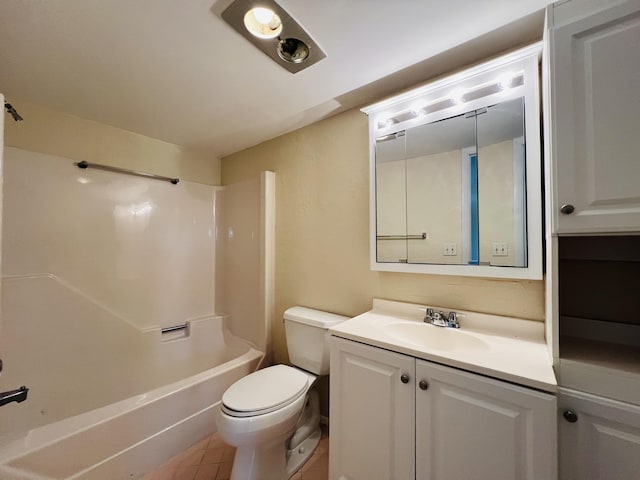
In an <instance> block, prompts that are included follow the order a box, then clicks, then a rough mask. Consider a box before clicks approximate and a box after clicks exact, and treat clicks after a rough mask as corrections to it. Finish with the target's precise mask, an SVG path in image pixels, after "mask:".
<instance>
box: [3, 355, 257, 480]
mask: <svg viewBox="0 0 640 480" xmlns="http://www.w3.org/2000/svg"><path fill="white" fill-rule="evenodd" d="M262 358H263V354H262V352H259V351H257V350H255V349H253V348H251V347H248V346H247V347H246V348H245V351H244V353H242V354H240V355H239V356H238V357H236V358H234V359H232V360H229V361H228V362H226V363H224V364H222V365H219V366H216V367H213V368H211V369H209V370H206V371H204V372H201V373H198V374H196V375H193V376H191V377H189V378H186V379H184V380H180V381H177V382H174V383H172V384H170V385H165V386H162V387H159V388H156V389H155V390H152V391H150V392H147V393H143V394H141V395H136V396H134V397H131V398H127V399H125V400H122V401H119V402H116V403H114V404H111V405H107V406H104V407H101V408H98V409H95V410H92V411H89V412H86V413H82V414H80V415H76V416H74V417H71V418H67V419H64V420H60V421H58V422H54V423H52V424H49V425H45V426H42V427H38V428H35V429H33V430H30V431H28V432H26V433H25V434H24V435H23V436H21V437H19V438H13V439H12V440H11V441H9V442H8V443H7V444H5V445H2V446H0V478H2V479H3V480H8V479H11V480H22V479H25V480H26V479H30V480H53V479H99V480H105V479H109V480H112V479H113V480H115V479H131V478H139V477H141V476H142V475H143V474H144V473H146V472H149V471H151V470H152V469H153V468H154V467H156V466H158V465H160V464H161V463H163V462H164V461H166V460H167V459H169V458H170V457H172V456H173V455H175V454H176V453H178V452H180V451H183V450H185V449H186V448H187V447H188V446H190V445H191V444H193V443H195V442H196V441H197V440H199V439H201V438H203V437H204V436H206V435H209V434H211V433H213V432H215V420H214V418H215V417H214V416H215V411H216V410H217V409H218V408H219V405H220V399H221V398H222V394H223V392H224V391H225V389H226V388H227V387H228V386H229V385H231V384H232V383H233V382H235V381H236V380H238V379H239V378H241V377H243V376H245V375H247V374H249V373H251V372H253V371H255V370H256V368H257V367H258V365H259V363H260V361H261V360H262Z"/></svg>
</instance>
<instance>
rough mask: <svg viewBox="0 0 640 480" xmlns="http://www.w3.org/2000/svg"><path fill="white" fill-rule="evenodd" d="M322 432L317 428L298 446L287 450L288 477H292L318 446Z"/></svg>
mask: <svg viewBox="0 0 640 480" xmlns="http://www.w3.org/2000/svg"><path fill="white" fill-rule="evenodd" d="M320 437H322V432H321V430H320V427H318V428H316V429H315V430H314V431H313V433H311V435H309V436H308V437H307V438H306V439H305V440H304V441H303V442H302V443H301V444H300V445H298V447H297V448H295V449H293V450H289V451H287V477H288V478H291V477H292V476H293V475H294V474H295V473H296V472H297V471H298V470H300V469H301V468H302V466H303V465H304V464H305V462H306V461H307V460H308V459H309V458H310V457H311V455H313V452H315V451H316V448H318V444H319V443H320Z"/></svg>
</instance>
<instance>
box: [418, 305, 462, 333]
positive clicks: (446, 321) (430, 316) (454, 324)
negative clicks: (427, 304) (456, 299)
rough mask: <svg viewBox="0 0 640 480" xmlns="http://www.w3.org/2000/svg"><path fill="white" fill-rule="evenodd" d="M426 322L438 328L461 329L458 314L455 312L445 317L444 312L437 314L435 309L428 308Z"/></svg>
mask: <svg viewBox="0 0 640 480" xmlns="http://www.w3.org/2000/svg"><path fill="white" fill-rule="evenodd" d="M424 321H425V322H427V323H430V324H431V325H435V326H436V327H449V328H460V324H459V323H458V314H457V313H456V312H454V311H451V312H449V316H448V317H445V315H444V312H436V311H434V310H433V308H427V309H426V314H425V316H424Z"/></svg>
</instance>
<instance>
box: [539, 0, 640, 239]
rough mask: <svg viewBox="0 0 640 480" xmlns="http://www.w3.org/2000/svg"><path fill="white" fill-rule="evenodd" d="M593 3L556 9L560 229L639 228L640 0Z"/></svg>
mask: <svg viewBox="0 0 640 480" xmlns="http://www.w3.org/2000/svg"><path fill="white" fill-rule="evenodd" d="M606 3H609V4H611V3H613V2H611V1H609V2H606ZM574 4H576V5H574ZM580 5H582V11H580V9H579V8H578V7H579V6H580ZM593 5H598V4H596V3H594V2H592V5H591V6H592V8H593ZM600 5H602V4H600ZM574 7H575V8H574ZM588 7H589V5H588V4H587V2H582V3H580V2H579V1H575V0H574V1H572V2H568V3H565V4H561V5H559V6H558V7H556V8H555V9H554V17H555V21H556V26H555V27H554V28H552V29H551V31H550V35H549V37H550V40H551V56H552V63H551V72H552V84H551V87H552V88H551V96H552V98H551V101H552V125H553V126H552V159H553V172H554V176H555V179H554V185H553V189H554V190H553V191H554V194H553V197H554V198H553V200H554V202H553V205H552V209H553V211H552V217H553V219H554V222H553V226H554V231H555V232H558V233H575V232H620V231H639V230H640V151H639V150H640V149H639V148H638V146H639V145H640V136H639V134H638V132H640V114H639V113H638V112H639V109H640V94H639V93H638V76H639V75H640V54H639V53H638V52H639V51H638V45H640V3H639V2H638V1H636V0H634V1H627V2H618V4H617V5H615V6H613V7H609V8H605V7H602V6H600V8H601V10H600V11H599V12H597V13H595V14H593V15H590V16H586V17H585V16H584V13H583V12H584V9H586V8H588ZM576 9H577V11H576ZM565 10H571V15H581V18H579V19H577V20H575V21H571V20H567V19H565V18H563V15H562V13H563V12H565ZM565 16H566V15H565ZM567 205H570V206H573V211H571V212H570V210H571V209H570V208H568V207H566V206H567ZM563 206H565V207H564V208H563ZM563 211H564V212H565V213H562V212H563Z"/></svg>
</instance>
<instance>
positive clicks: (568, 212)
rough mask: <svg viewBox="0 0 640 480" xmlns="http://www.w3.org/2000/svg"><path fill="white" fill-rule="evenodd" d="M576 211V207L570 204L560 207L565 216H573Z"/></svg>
mask: <svg viewBox="0 0 640 480" xmlns="http://www.w3.org/2000/svg"><path fill="white" fill-rule="evenodd" d="M574 210H575V207H574V206H573V205H571V204H570V203H565V204H564V205H562V206H561V207H560V211H561V212H562V213H564V214H565V215H571V214H572V213H573V212H574Z"/></svg>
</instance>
